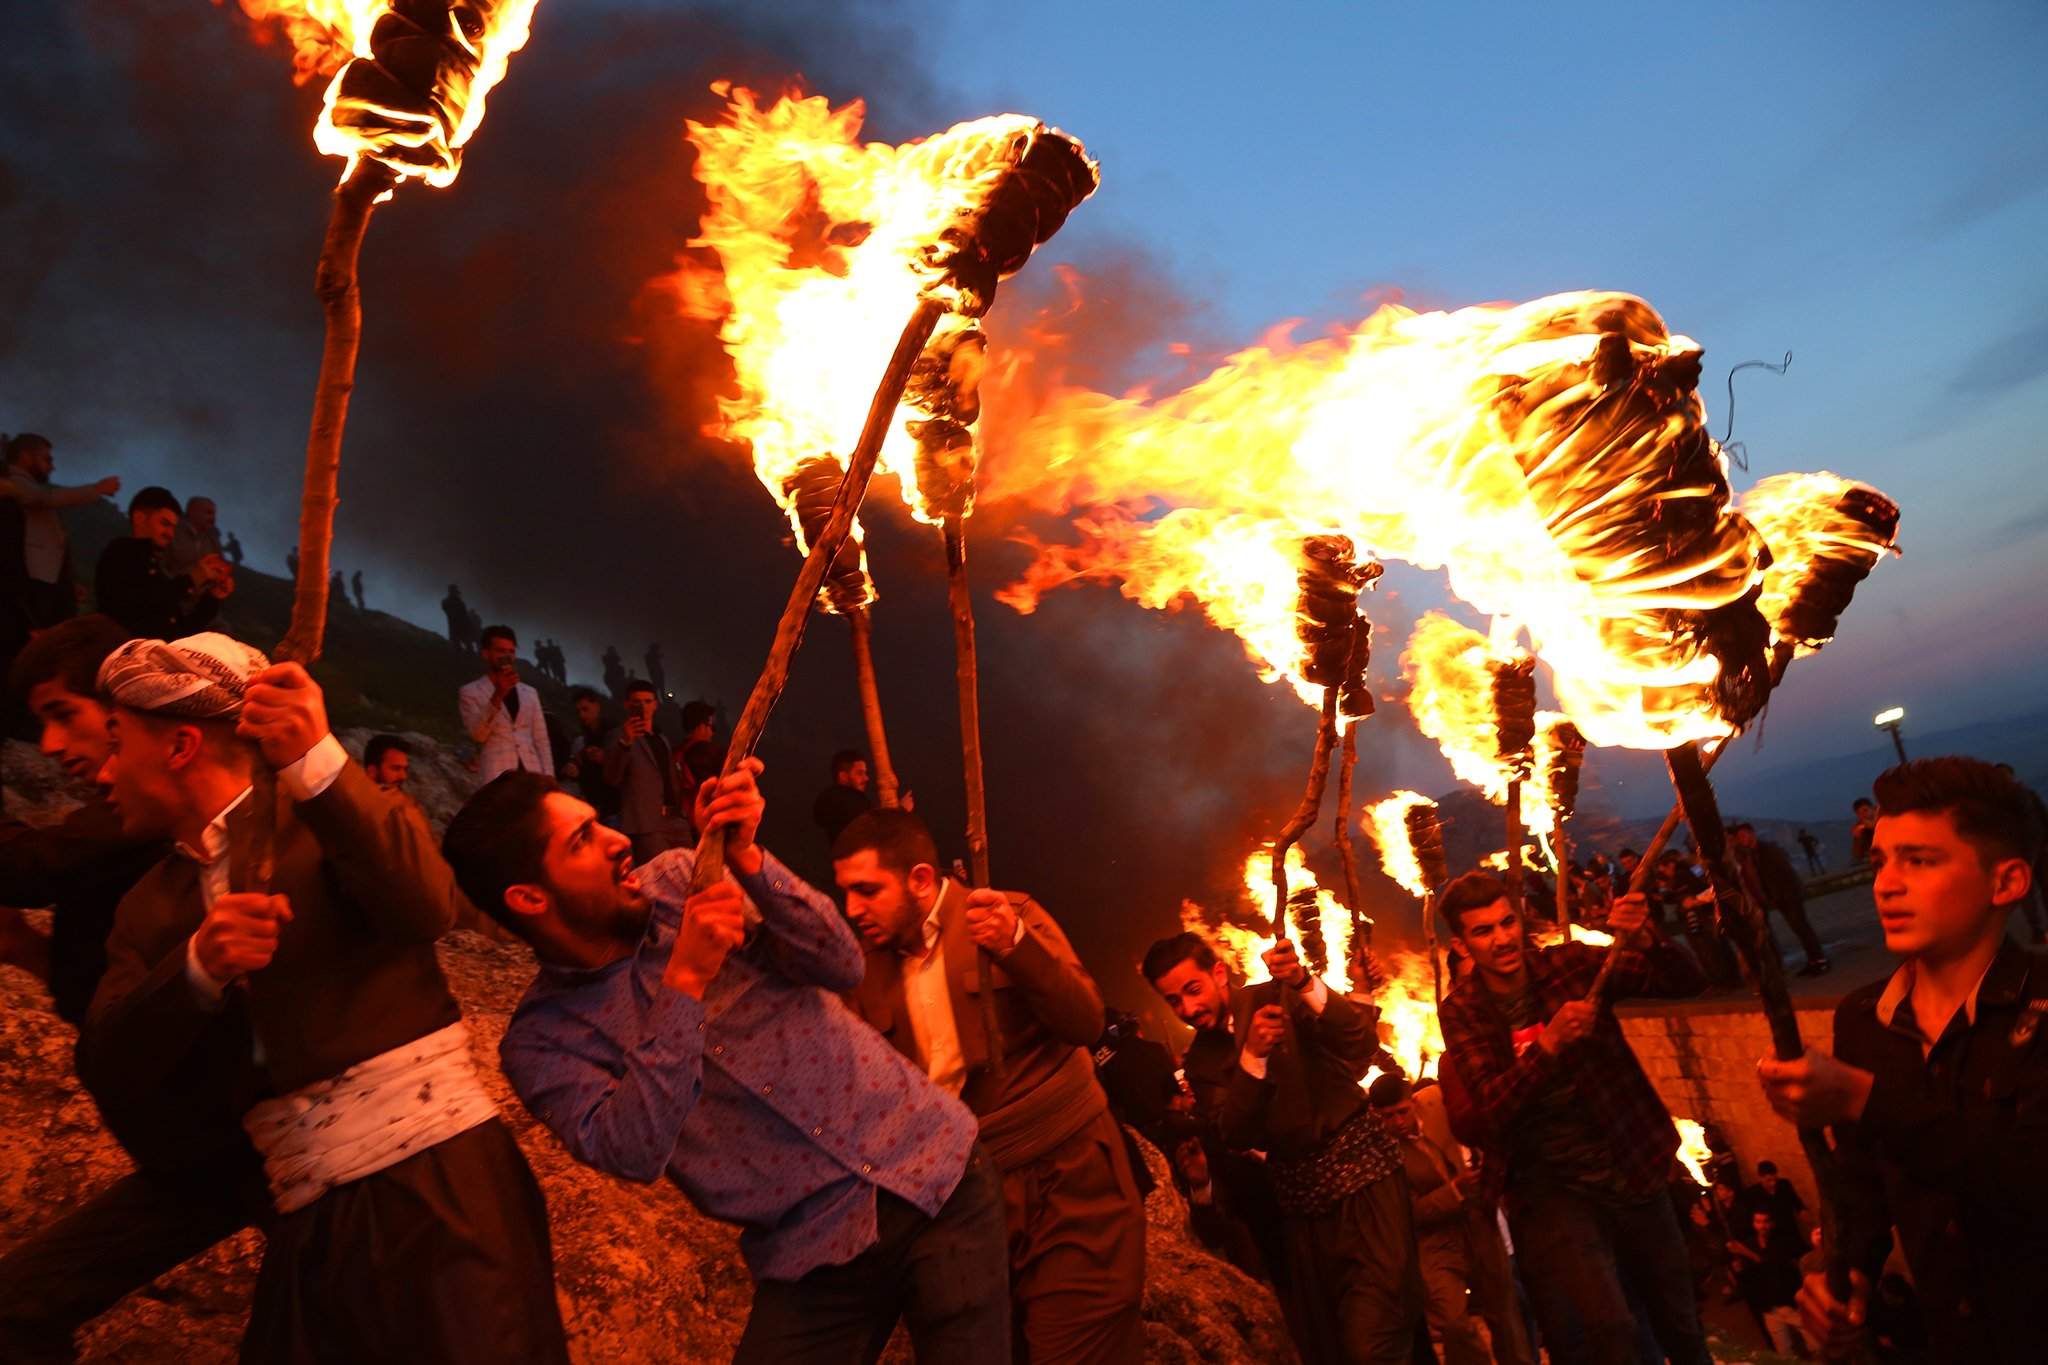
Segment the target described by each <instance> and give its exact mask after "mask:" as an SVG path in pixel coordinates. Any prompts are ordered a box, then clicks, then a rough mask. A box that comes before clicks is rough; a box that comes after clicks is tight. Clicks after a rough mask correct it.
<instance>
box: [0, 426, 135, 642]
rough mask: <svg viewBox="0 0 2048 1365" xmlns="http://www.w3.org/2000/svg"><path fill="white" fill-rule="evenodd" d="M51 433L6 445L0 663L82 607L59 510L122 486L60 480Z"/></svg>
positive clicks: (0, 503)
mask: <svg viewBox="0 0 2048 1365" xmlns="http://www.w3.org/2000/svg"><path fill="white" fill-rule="evenodd" d="M56 468H57V463H56V457H55V456H54V454H53V453H52V451H51V446H50V440H49V438H48V437H46V436H38V435H36V434H35V433H34V432H32V431H24V432H21V433H20V434H18V435H15V436H10V437H8V438H7V440H6V443H5V445H4V446H0V663H4V662H5V661H6V660H8V659H11V658H13V657H14V655H15V652H16V651H17V650H19V649H20V648H21V646H22V645H23V644H25V643H26V642H27V640H28V637H29V635H30V634H31V633H32V632H34V631H38V630H42V629H43V628H45V627H46V626H53V625H55V624H57V622H59V621H64V620H68V619H70V618H71V617H72V616H75V615H77V614H78V599H77V596H76V595H75V594H74V592H73V590H72V586H71V542H70V539H69V537H68V536H67V535H66V534H65V531H64V521H63V519H62V518H61V517H59V516H58V515H57V513H58V512H59V511H60V510H61V509H63V508H66V507H84V506H86V505H88V504H90V503H94V502H97V501H99V500H100V499H101V498H110V497H112V496H113V495H114V494H116V493H118V492H120V491H121V481H120V480H119V479H117V478H113V477H111V476H109V477H107V478H104V479H101V480H100V481H99V482H98V483H88V484H79V485H77V486H75V487H62V486H59V485H56V484H52V483H51V482H50V477H51V475H52V474H54V473H55V472H56Z"/></svg>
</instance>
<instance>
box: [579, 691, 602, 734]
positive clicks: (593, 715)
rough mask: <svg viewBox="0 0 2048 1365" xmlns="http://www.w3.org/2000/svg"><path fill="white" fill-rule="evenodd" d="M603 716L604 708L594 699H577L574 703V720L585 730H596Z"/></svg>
mask: <svg viewBox="0 0 2048 1365" xmlns="http://www.w3.org/2000/svg"><path fill="white" fill-rule="evenodd" d="M603 716H604V707H603V705H602V704H601V703H599V701H598V700H597V698H596V697H579V698H578V699H577V701H576V720H577V723H578V724H580V725H582V727H583V728H584V729H585V730H592V731H594V730H596V729H597V722H598V721H599V720H600V719H602V718H603Z"/></svg>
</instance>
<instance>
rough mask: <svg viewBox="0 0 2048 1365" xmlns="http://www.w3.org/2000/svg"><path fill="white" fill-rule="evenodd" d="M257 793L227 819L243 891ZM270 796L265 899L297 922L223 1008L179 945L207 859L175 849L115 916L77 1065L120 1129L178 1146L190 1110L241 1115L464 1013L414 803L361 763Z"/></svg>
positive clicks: (448, 895) (444, 874)
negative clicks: (307, 790)
mask: <svg viewBox="0 0 2048 1365" xmlns="http://www.w3.org/2000/svg"><path fill="white" fill-rule="evenodd" d="M262 790H263V787H262V786H261V785H259V786H258V788H257V791H258V792H261V791H262ZM258 799H260V798H259V797H258V796H257V795H256V794H255V793H252V794H251V796H250V799H249V800H247V801H244V802H243V803H242V805H241V806H240V807H239V808H237V809H236V810H235V811H233V812H231V813H230V815H229V817H228V826H227V833H228V849H227V854H226V857H227V858H228V862H229V867H230V869H231V872H230V887H231V889H234V890H245V889H248V887H247V877H246V871H245V869H246V868H247V867H249V866H250V865H251V863H252V861H253V858H252V847H253V845H254V844H255V842H256V839H257V838H258V833H257V831H256V821H255V819H254V813H255V804H256V801H257V800H258ZM275 799H276V808H275V819H276V826H275V842H274V845H273V849H274V860H275V870H274V872H273V875H272V877H271V882H270V890H272V891H273V892H276V893H278V894H281V895H284V896H286V897H288V898H289V899H290V901H291V907H292V918H291V921H290V922H289V923H288V924H286V925H285V926H284V929H283V932H282V933H281V935H280V936H279V941H278V948H277V956H276V957H275V958H274V959H273V960H272V961H271V963H270V965H269V966H267V967H265V968H264V969H263V970H262V971H259V972H254V973H252V974H251V975H250V976H249V977H248V978H246V983H245V984H238V985H235V986H231V987H230V988H229V989H228V991H227V994H226V998H225V1000H224V1002H223V1003H222V1005H221V1006H220V1007H219V1008H217V1009H213V1008H209V1007H208V1006H207V1005H206V1004H205V1003H204V1002H202V1000H201V999H200V997H199V995H198V993H197V992H196V991H195V990H194V988H193V987H192V985H191V982H190V981H189V980H188V979H187V977H186V965H185V954H186V942H187V940H189V939H190V938H191V937H192V934H193V933H194V932H195V931H196V930H197V929H198V928H199V925H200V921H201V920H202V919H204V917H205V913H206V911H205V903H204V900H203V899H202V895H201V891H200V869H199V866H198V864H196V863H195V862H193V861H192V860H191V859H190V858H188V857H186V856H185V855H183V854H179V853H173V854H171V855H170V856H168V857H166V858H165V859H164V860H163V861H162V862H160V863H158V864H157V865H156V866H155V867H153V868H152V869H150V870H149V871H148V872H147V873H145V874H143V877H142V880H141V881H139V882H137V883H136V884H135V887H134V889H132V890H131V891H129V893H128V894H127V896H125V897H124V898H123V899H122V901H121V904H120V907H119V908H118V909H117V910H116V911H115V915H114V929H113V933H112V935H111V936H110V937H109V938H108V940H107V974H106V976H105V977H104V978H103V979H102V980H101V982H100V987H99V991H98V993H97V994H96V995H95V996H94V997H93V1002H92V1007H91V1009H90V1010H89V1011H88V1013H87V1016H86V1022H85V1027H84V1028H83V1029H82V1030H81V1032H80V1035H79V1055H78V1064H79V1072H80V1074H81V1076H83V1077H85V1078H86V1082H87V1084H88V1086H90V1087H91V1088H92V1089H93V1092H94V1093H95V1095H100V1096H103V1097H106V1098H103V1100H102V1103H103V1104H107V1105H110V1106H111V1107H112V1108H113V1109H115V1110H117V1111H119V1112H120V1113H121V1114H122V1115H123V1119H124V1123H125V1125H126V1126H128V1127H131V1128H132V1127H136V1126H138V1125H139V1126H142V1127H144V1128H153V1129H155V1130H157V1131H156V1134H155V1136H157V1137H161V1138H163V1139H165V1140H167V1141H172V1142H176V1141H179V1140H181V1139H182V1138H183V1137H189V1136H190V1135H189V1134H184V1133H183V1130H184V1129H186V1128H188V1127H190V1126H191V1120H193V1119H195V1118H197V1117H198V1111H205V1112H209V1113H214V1114H218V1113H219V1112H222V1111H231V1112H232V1113H233V1114H234V1116H235V1117H237V1118H239V1116H240V1113H241V1112H244V1111H246V1109H247V1108H248V1106H249V1104H251V1103H253V1102H254V1101H255V1100H257V1099H260V1098H263V1097H265V1096H267V1095H274V1094H282V1093H285V1092H287V1091H291V1090H296V1089H298V1088H299V1087H301V1086H304V1085H308V1084H310V1083H312V1082H314V1081H320V1080H325V1079H326V1078H328V1077H330V1076H333V1075H335V1074H337V1073H339V1072H340V1071H342V1070H344V1069H346V1068H347V1067H349V1066H352V1065H354V1064H355V1063H357V1062H360V1061H363V1060H365V1059H367V1058H370V1057H374V1056H376V1055H378V1054H379V1053H383V1052H388V1051H390V1050H391V1049H392V1048H395V1047H398V1046H399V1045H400V1044H403V1043H408V1042H411V1041H412V1040H413V1039H415V1038H419V1037H422V1036H423V1035H425V1034H428V1033H432V1032H434V1031H435V1030H437V1029H441V1028H445V1027H447V1026H448V1025H449V1024H452V1023H454V1022H456V1020H457V1019H459V1018H460V1017H461V1011H460V1010H459V1009H458V1008H457V1006H456V1003H455V998H454V996H453V995H452V994H450V992H449V990H448V982H447V979H446V978H445V977H444V976H443V975H442V974H441V965H440V962H439V960H438V958H437V957H436V956H435V953H434V941H435V940H436V939H438V938H440V937H441V935H442V934H443V933H445V932H446V931H447V930H448V929H449V928H450V927H451V926H452V925H453V924H454V923H455V918H456V914H457V912H458V910H459V909H460V908H461V907H463V906H465V905H466V904H467V902H466V901H465V900H464V899H463V897H462V894H461V892H460V891H458V890H457V889H456V885H455V877H454V874H453V872H451V871H450V870H449V867H448V864H447V863H446V862H444V861H443V860H442V858H441V853H440V849H439V848H438V847H437V846H436V844H435V841H434V836H433V832H432V831H431V830H430V829H429V828H428V827H427V823H426V821H425V819H424V818H423V817H422V816H421V815H420V813H419V809H418V807H416V806H415V805H413V803H412V802H410V801H408V800H405V799H403V798H401V797H395V796H393V795H391V794H389V793H386V792H384V791H381V790H379V789H378V787H377V785H376V783H374V782H372V781H371V780H370V778H369V777H368V775H367V774H365V773H364V772H363V770H362V768H361V767H360V766H359V765H357V764H354V763H350V764H346V765H344V766H343V768H342V769H341V771H340V773H339V774H338V775H337V776H336V777H335V779H334V781H333V783H332V784H331V785H330V786H329V787H328V788H327V789H326V790H325V791H323V792H322V793H321V794H320V795H318V796H316V797H314V798H313V799H312V800H310V801H307V802H305V803H303V804H299V803H295V802H293V801H292V800H291V799H290V798H289V797H288V796H287V795H286V794H285V793H284V792H283V791H282V790H278V791H277V792H276V798H275ZM259 1055H260V1057H261V1059H262V1061H261V1064H260V1066H259V1064H258V1062H257V1058H258V1056H259ZM109 1117H110V1122H112V1115H110V1116H109ZM122 1127H123V1125H120V1124H117V1125H116V1132H117V1134H119V1135H121V1136H122V1137H123V1140H124V1141H127V1140H128V1134H127V1133H126V1132H123V1131H122ZM143 1136H144V1138H145V1141H146V1142H149V1141H151V1138H150V1135H149V1134H144V1135H143Z"/></svg>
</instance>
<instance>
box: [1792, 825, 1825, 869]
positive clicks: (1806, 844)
mask: <svg viewBox="0 0 2048 1365" xmlns="http://www.w3.org/2000/svg"><path fill="white" fill-rule="evenodd" d="M1798 838H1799V851H1800V852H1802V853H1804V854H1805V855H1806V870H1807V871H1808V872H1809V873H1811V874H1812V875H1814V876H1816V877H1818V876H1820V875H1821V874H1822V873H1823V872H1826V871H1827V870H1828V862H1827V859H1825V858H1823V857H1821V856H1820V840H1818V839H1816V838H1814V837H1813V831H1812V830H1810V829H1802V830H1800V831H1799V835H1798Z"/></svg>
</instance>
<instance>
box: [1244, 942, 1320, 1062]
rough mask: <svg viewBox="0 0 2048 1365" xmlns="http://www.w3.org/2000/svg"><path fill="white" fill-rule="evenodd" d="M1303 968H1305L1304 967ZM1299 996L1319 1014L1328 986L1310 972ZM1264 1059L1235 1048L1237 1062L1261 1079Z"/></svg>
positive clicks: (1311, 1009) (1311, 1010)
mask: <svg viewBox="0 0 2048 1365" xmlns="http://www.w3.org/2000/svg"><path fill="white" fill-rule="evenodd" d="M1304 970H1306V969H1305V968H1304ZM1286 989H1289V990H1292V989H1293V988H1292V987H1287V988H1286ZM1301 998H1302V999H1303V1000H1306V1001H1307V1002H1308V1007H1309V1010H1310V1012H1311V1013H1314V1014H1321V1013H1322V1012H1323V1006H1325V1005H1327V1004H1329V1003H1330V988H1329V987H1328V986H1326V985H1324V984H1323V979H1322V978H1321V977H1320V976H1316V975H1314V974H1313V973H1311V974H1310V976H1309V979H1308V989H1307V990H1305V991H1303V992H1302V993H1301ZM1266 1060H1267V1059H1266V1058H1264V1057H1254V1056H1252V1054H1251V1053H1249V1052H1246V1051H1245V1050H1244V1049H1243V1048H1239V1049H1238V1050H1237V1064H1238V1065H1239V1066H1241V1067H1243V1068H1244V1069H1245V1073H1246V1074H1247V1075H1251V1076H1256V1077H1258V1078H1259V1079H1260V1080H1262V1081H1263V1080H1265V1079H1266Z"/></svg>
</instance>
